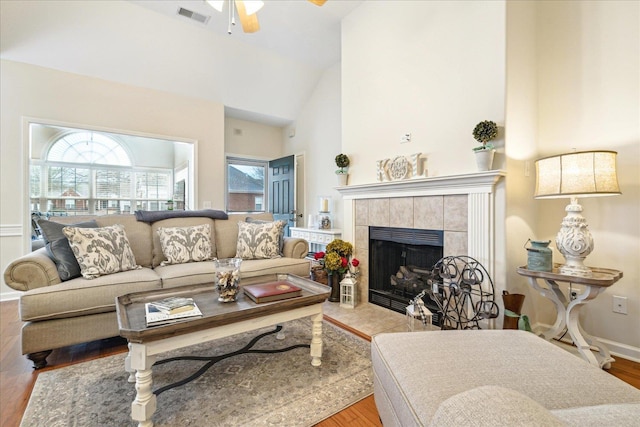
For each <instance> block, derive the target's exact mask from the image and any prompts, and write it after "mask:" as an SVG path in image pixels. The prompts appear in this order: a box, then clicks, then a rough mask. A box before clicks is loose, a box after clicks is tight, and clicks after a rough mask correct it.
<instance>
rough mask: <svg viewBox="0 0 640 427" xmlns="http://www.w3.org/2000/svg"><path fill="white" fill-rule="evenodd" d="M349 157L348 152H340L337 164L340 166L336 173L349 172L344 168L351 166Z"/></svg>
mask: <svg viewBox="0 0 640 427" xmlns="http://www.w3.org/2000/svg"><path fill="white" fill-rule="evenodd" d="M349 163H350V162H349V157H347V155H346V154H338V155H337V156H336V165H337V166H338V167H339V168H340V169H338V170H337V171H336V173H347V172H346V171H345V170H344V168H346V167H348V166H349Z"/></svg>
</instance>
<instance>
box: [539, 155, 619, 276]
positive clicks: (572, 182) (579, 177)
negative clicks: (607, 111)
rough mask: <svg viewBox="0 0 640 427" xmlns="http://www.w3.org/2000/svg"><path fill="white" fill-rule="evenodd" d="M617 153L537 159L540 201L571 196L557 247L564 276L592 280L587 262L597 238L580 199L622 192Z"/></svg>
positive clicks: (558, 235)
mask: <svg viewBox="0 0 640 427" xmlns="http://www.w3.org/2000/svg"><path fill="white" fill-rule="evenodd" d="M617 154H618V153H616V152H615V151H581V152H574V153H567V154H560V155H557V156H551V157H545V158H543V159H539V160H536V192H535V196H534V197H535V198H536V199H551V198H561V197H568V198H570V199H571V202H570V203H569V204H568V205H567V207H566V209H565V211H566V212H567V216H565V217H564V219H563V220H562V227H561V228H560V231H558V234H557V236H556V247H557V248H558V251H560V253H561V254H562V255H563V256H564V258H565V260H566V263H565V264H564V265H562V266H561V267H560V273H562V274H567V275H571V276H580V277H592V273H591V269H590V268H589V267H587V266H585V265H584V260H585V258H586V257H587V255H589V254H590V253H591V251H592V250H593V237H592V236H591V233H590V232H589V228H588V226H587V221H586V219H585V218H584V217H583V216H582V214H581V212H582V206H580V205H579V204H578V197H597V196H613V195H617V194H621V193H620V188H619V187H618V178H617V176H616V155H617Z"/></svg>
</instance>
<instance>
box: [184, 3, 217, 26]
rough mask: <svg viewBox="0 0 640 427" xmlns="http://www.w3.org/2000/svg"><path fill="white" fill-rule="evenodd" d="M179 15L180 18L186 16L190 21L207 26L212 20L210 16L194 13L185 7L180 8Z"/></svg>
mask: <svg viewBox="0 0 640 427" xmlns="http://www.w3.org/2000/svg"><path fill="white" fill-rule="evenodd" d="M177 13H178V15H180V16H184V17H185V18H189V19H193V20H194V21H197V22H199V23H201V24H206V23H207V22H209V19H210V18H211V17H210V16H207V15H201V14H199V13H197V12H194V11H192V10H189V9H185V8H184V7H180V8H178V12H177Z"/></svg>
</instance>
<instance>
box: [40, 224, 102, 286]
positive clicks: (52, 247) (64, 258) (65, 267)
mask: <svg viewBox="0 0 640 427" xmlns="http://www.w3.org/2000/svg"><path fill="white" fill-rule="evenodd" d="M38 226H39V227H40V230H42V237H43V238H44V241H45V243H46V248H47V252H48V253H49V257H51V259H52V260H53V262H54V263H55V264H56V269H57V270H58V276H60V280H62V281H63V282H64V281H67V280H71V279H75V278H76V277H80V266H79V265H78V261H77V260H76V257H75V255H74V254H73V251H72V250H71V246H69V240H68V239H67V236H65V235H64V234H63V233H62V229H63V228H64V227H68V226H71V227H80V228H96V227H97V226H98V224H97V223H96V222H95V221H94V220H91V221H87V222H80V223H77V224H71V225H69V224H60V223H58V222H53V221H47V220H45V219H41V220H39V221H38Z"/></svg>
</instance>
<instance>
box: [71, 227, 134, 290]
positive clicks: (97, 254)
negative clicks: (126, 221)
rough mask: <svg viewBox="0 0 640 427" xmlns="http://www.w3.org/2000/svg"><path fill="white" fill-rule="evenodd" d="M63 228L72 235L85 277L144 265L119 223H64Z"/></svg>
mask: <svg viewBox="0 0 640 427" xmlns="http://www.w3.org/2000/svg"><path fill="white" fill-rule="evenodd" d="M62 232H63V233H64V235H65V236H67V239H69V245H70V246H71V249H72V250H73V254H74V255H75V257H76V259H77V260H78V265H80V271H81V273H82V277H84V278H85V279H95V278H96V277H99V276H104V275H107V274H113V273H117V272H119V271H128V270H134V269H137V268H141V267H140V266H139V265H136V258H135V256H134V255H133V251H132V250H131V246H130V245H129V239H127V235H126V234H125V232H124V227H123V226H122V225H120V224H115V225H112V226H109V227H102V228H79V227H64V228H63V229H62Z"/></svg>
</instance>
